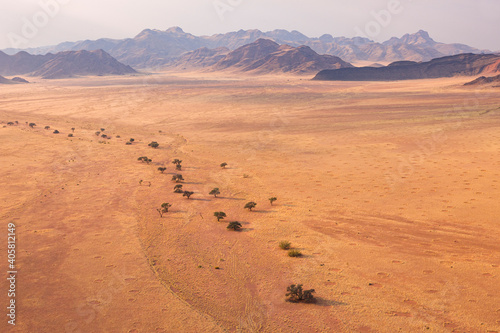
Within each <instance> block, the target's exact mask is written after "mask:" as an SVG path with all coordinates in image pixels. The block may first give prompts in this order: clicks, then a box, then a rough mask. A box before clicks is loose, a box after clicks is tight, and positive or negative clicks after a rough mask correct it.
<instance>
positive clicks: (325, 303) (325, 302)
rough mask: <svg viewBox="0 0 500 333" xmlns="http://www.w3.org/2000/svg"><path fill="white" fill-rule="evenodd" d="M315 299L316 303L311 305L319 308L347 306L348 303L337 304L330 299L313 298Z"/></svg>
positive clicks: (337, 302)
mask: <svg viewBox="0 0 500 333" xmlns="http://www.w3.org/2000/svg"><path fill="white" fill-rule="evenodd" d="M314 298H315V299H316V302H314V303H311V304H315V305H319V306H346V305H349V304H348V303H344V302H339V301H334V300H330V299H325V298H322V297H314Z"/></svg>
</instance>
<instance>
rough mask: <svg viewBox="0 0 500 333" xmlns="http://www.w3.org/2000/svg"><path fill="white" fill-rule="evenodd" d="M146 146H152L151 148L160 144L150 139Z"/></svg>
mask: <svg viewBox="0 0 500 333" xmlns="http://www.w3.org/2000/svg"><path fill="white" fill-rule="evenodd" d="M148 146H150V147H152V148H155V149H156V148H158V147H159V146H160V144H159V143H158V142H156V141H151V143H150V144H148Z"/></svg>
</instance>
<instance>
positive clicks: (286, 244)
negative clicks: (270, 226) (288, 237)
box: [279, 241, 292, 250]
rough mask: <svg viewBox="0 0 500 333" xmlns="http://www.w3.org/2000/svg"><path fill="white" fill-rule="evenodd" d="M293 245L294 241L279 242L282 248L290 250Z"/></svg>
mask: <svg viewBox="0 0 500 333" xmlns="http://www.w3.org/2000/svg"><path fill="white" fill-rule="evenodd" d="M291 246H292V243H290V242H289V241H281V242H280V243H279V247H280V249H282V250H289V249H290V247H291Z"/></svg>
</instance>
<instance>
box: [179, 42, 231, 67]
mask: <svg viewBox="0 0 500 333" xmlns="http://www.w3.org/2000/svg"><path fill="white" fill-rule="evenodd" d="M229 52H230V50H229V49H228V48H226V47H218V48H216V49H209V48H206V47H202V48H200V49H198V50H195V51H191V52H187V53H185V54H184V55H183V56H181V57H180V58H179V59H178V60H176V61H175V62H173V63H172V64H171V65H170V66H169V67H171V68H177V69H182V70H185V69H194V68H206V67H210V66H213V65H215V64H216V63H217V62H219V61H220V60H222V59H223V58H224V57H225V56H226V55H227V54H228V53H229Z"/></svg>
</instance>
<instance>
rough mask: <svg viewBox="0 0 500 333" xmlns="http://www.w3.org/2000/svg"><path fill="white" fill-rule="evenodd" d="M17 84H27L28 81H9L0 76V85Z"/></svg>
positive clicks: (19, 79) (17, 78) (16, 79)
mask: <svg viewBox="0 0 500 333" xmlns="http://www.w3.org/2000/svg"><path fill="white" fill-rule="evenodd" d="M17 83H28V81H26V80H25V79H23V78H20V77H15V78H13V79H11V80H9V79H7V78H5V77H3V76H1V75H0V84H17Z"/></svg>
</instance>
